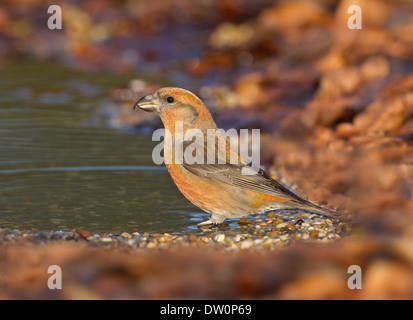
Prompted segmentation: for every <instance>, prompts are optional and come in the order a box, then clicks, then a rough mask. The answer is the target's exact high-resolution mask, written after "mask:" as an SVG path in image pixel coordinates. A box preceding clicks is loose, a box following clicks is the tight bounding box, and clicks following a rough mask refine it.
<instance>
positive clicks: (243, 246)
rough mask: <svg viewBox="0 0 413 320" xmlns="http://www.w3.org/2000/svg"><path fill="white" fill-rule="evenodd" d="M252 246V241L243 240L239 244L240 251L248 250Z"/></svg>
mask: <svg viewBox="0 0 413 320" xmlns="http://www.w3.org/2000/svg"><path fill="white" fill-rule="evenodd" d="M253 245H254V241H252V240H244V241H242V242H241V249H243V250H244V249H249V248H251V247H252V246H253Z"/></svg>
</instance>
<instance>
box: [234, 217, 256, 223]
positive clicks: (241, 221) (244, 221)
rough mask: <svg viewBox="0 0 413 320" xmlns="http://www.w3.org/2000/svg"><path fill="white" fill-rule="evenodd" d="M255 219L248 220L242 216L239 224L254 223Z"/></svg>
mask: <svg viewBox="0 0 413 320" xmlns="http://www.w3.org/2000/svg"><path fill="white" fill-rule="evenodd" d="M253 222H254V221H252V220H248V219H245V218H241V219H239V221H238V224H251V223H253Z"/></svg>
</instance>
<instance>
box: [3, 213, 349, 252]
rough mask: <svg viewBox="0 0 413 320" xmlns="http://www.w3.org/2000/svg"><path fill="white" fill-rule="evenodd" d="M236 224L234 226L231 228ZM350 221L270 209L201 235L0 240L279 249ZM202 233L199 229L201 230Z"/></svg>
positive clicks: (324, 236)
mask: <svg viewBox="0 0 413 320" xmlns="http://www.w3.org/2000/svg"><path fill="white" fill-rule="evenodd" d="M232 226H235V227H232ZM350 230H351V228H350V226H349V225H348V224H346V223H344V222H340V221H337V220H334V219H327V218H324V217H321V216H319V215H314V214H309V213H304V212H296V213H291V212H289V213H288V214H287V213H286V214H284V213H282V212H281V213H275V212H270V213H268V214H266V215H259V216H258V218H257V216H251V217H248V218H241V219H239V220H238V224H230V226H229V227H228V225H225V224H224V225H223V227H221V226H218V227H213V228H212V229H211V230H210V231H204V232H203V233H201V234H178V235H177V234H173V235H171V234H169V233H147V232H144V233H140V232H131V233H129V232H121V233H100V234H99V233H93V234H92V233H91V232H89V231H88V230H83V229H78V230H75V229H74V230H72V231H56V232H53V231H40V232H39V231H35V230H29V231H24V230H10V229H7V228H6V229H2V228H0V242H6V241H13V242H18V241H29V242H30V241H35V242H36V243H39V242H40V243H48V242H58V241H70V242H79V243H83V244H85V245H87V244H90V245H94V246H96V245H105V246H110V247H129V248H133V249H136V250H139V249H140V248H142V249H143V248H148V249H156V248H159V249H163V250H165V249H169V248H171V247H176V246H194V247H196V246H202V247H203V248H205V247H207V246H209V245H211V244H213V245H214V246H215V247H224V248H226V249H228V250H240V249H242V250H246V249H251V248H254V247H257V248H262V249H264V248H265V249H269V250H276V249H277V248H279V247H285V246H287V245H289V244H290V243H291V241H290V240H291V239H293V240H294V241H317V242H330V241H336V240H338V239H341V238H342V237H344V236H346V235H348V234H349V232H350ZM198 232H199V231H198Z"/></svg>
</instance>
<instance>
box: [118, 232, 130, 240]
mask: <svg viewBox="0 0 413 320" xmlns="http://www.w3.org/2000/svg"><path fill="white" fill-rule="evenodd" d="M120 235H121V237H124V238H126V239H131V238H132V236H131V235H130V234H129V233H127V232H122V233H121V234H120Z"/></svg>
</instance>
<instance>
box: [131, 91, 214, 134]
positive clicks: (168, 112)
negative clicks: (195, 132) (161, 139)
mask: <svg viewBox="0 0 413 320" xmlns="http://www.w3.org/2000/svg"><path fill="white" fill-rule="evenodd" d="M136 107H138V108H140V109H142V110H144V111H147V112H156V113H157V114H158V115H159V116H160V117H161V119H162V122H163V123H164V126H165V129H168V130H171V131H174V130H173V128H174V127H175V123H176V121H182V122H183V125H184V128H194V127H195V128H200V129H202V128H203V127H207V128H215V127H216V125H215V122H214V121H213V119H212V116H211V114H210V112H209V111H208V109H207V107H206V106H205V105H204V103H203V102H202V101H201V99H199V98H198V97H197V96H196V95H195V94H193V93H192V92H190V91H188V90H185V89H181V88H169V87H168V88H161V89H158V90H157V91H155V92H154V93H150V94H147V95H145V96H143V97H142V98H141V99H139V100H138V101H137V102H136V103H135V106H134V108H136Z"/></svg>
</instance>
